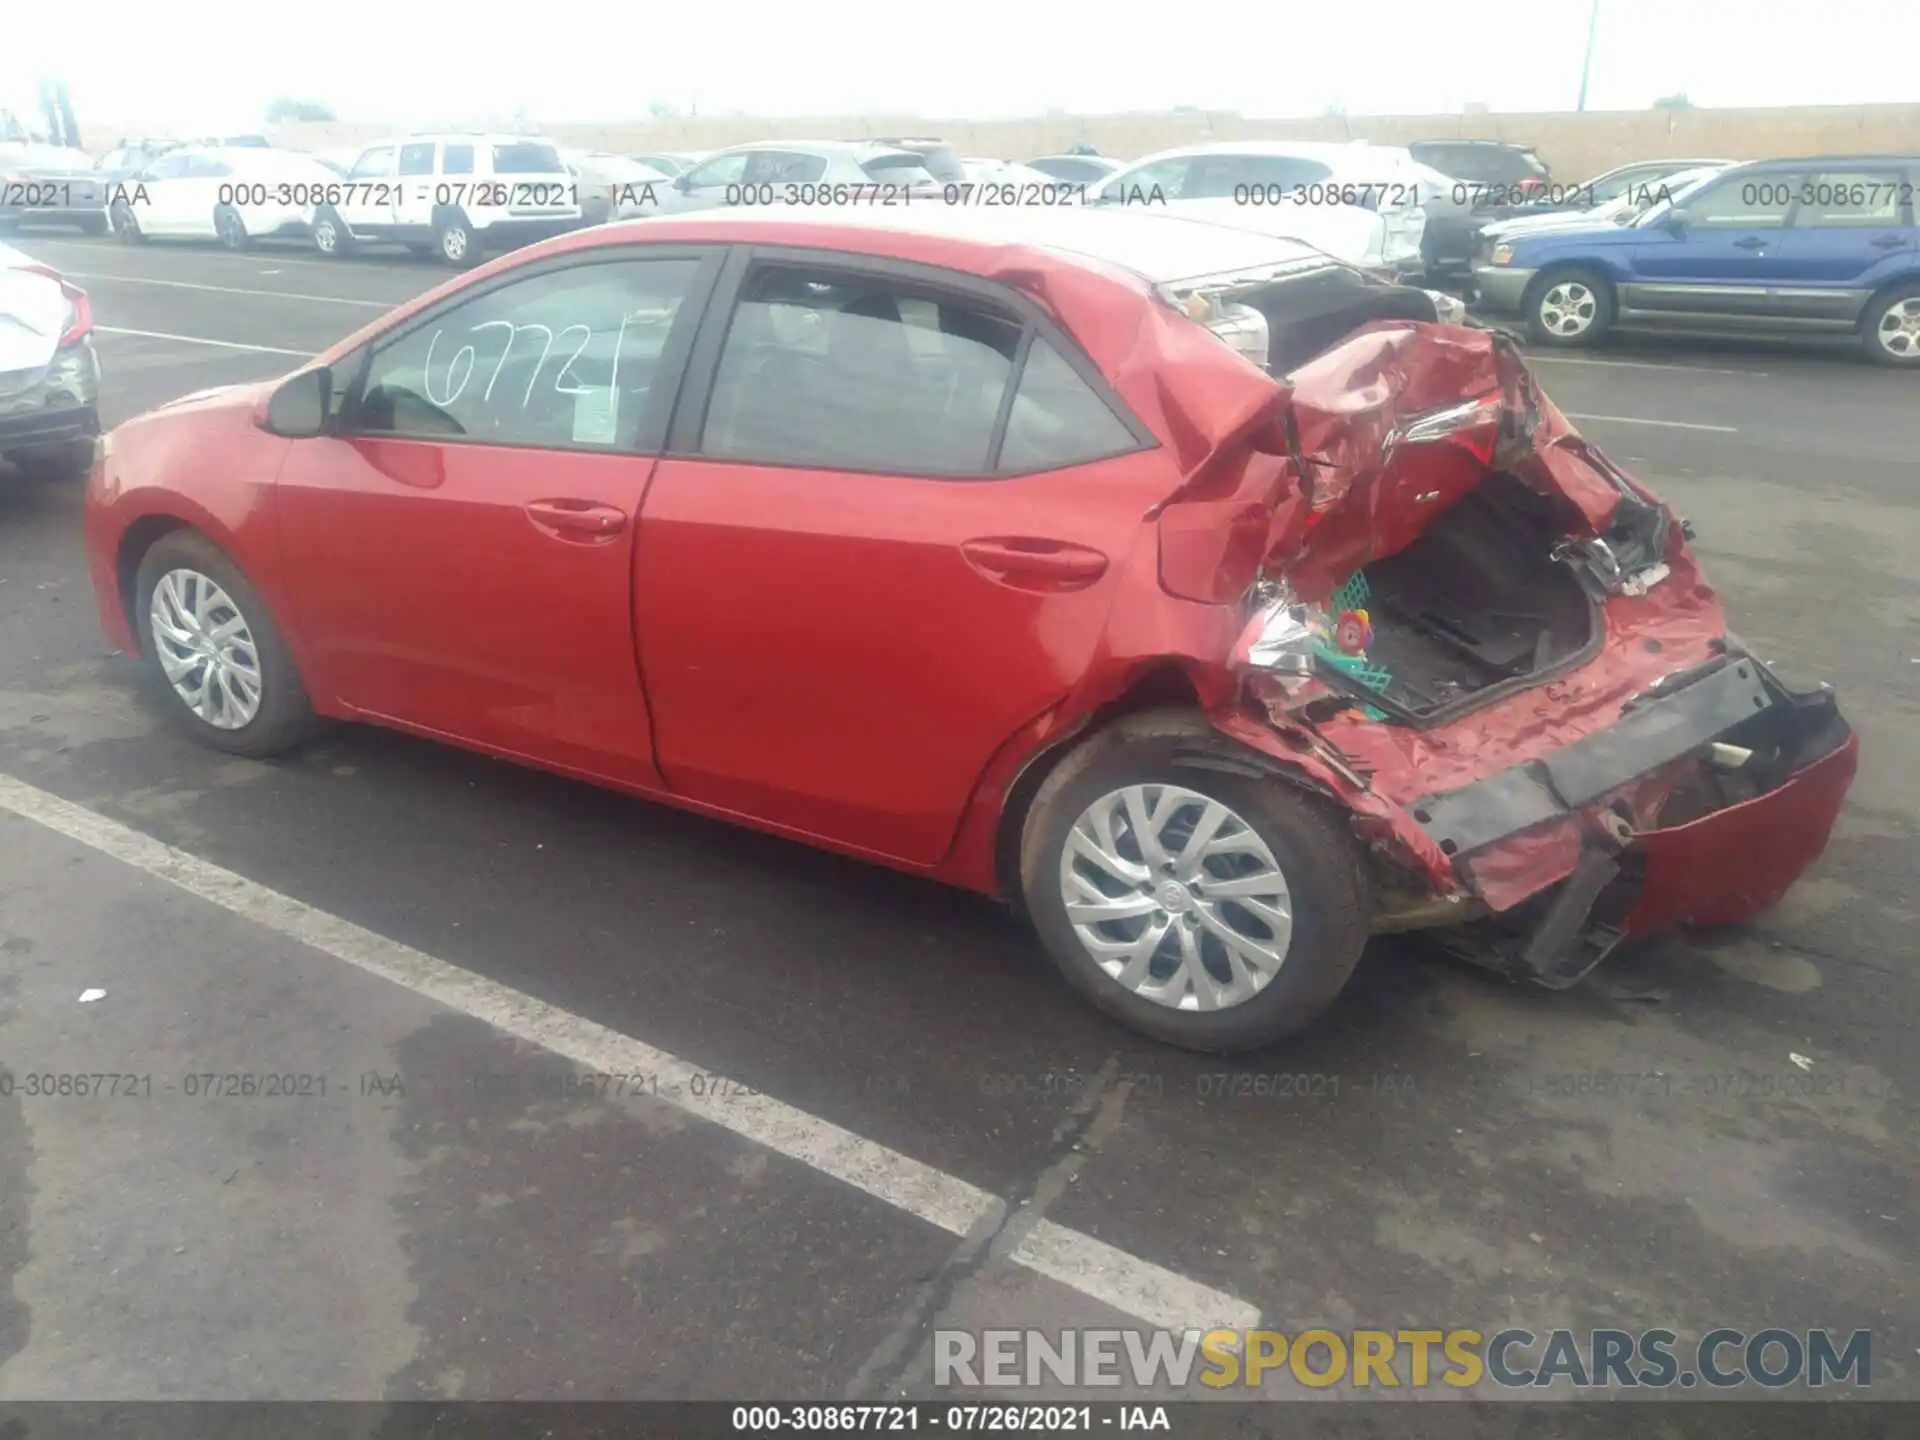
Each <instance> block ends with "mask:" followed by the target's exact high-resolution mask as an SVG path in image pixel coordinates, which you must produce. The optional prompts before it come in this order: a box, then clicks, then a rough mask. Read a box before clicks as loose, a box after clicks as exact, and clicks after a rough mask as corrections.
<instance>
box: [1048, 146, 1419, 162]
mask: <svg viewBox="0 0 1920 1440" xmlns="http://www.w3.org/2000/svg"><path fill="white" fill-rule="evenodd" d="M1396 153H1398V154H1405V147H1403V146H1399V145H1373V144H1369V143H1368V142H1367V141H1365V140H1208V141H1205V142H1203V143H1202V144H1199V145H1180V146H1176V147H1175V148H1173V149H1171V150H1156V151H1155V152H1154V153H1153V154H1151V155H1144V156H1142V157H1141V158H1140V159H1139V160H1135V161H1133V162H1132V164H1133V165H1139V164H1143V163H1145V162H1146V161H1148V160H1172V159H1177V158H1178V157H1180V156H1182V155H1277V156H1281V157H1285V158H1298V159H1302V160H1334V159H1340V160H1347V159H1353V158H1355V157H1358V156H1363V155H1394V154H1396ZM1060 158H1061V159H1063V160H1098V159H1102V158H1104V157H1102V156H1098V155H1063V156H1061V157H1060ZM1128 168H1129V169H1131V168H1132V166H1131V165H1130V166H1129V167H1128Z"/></svg>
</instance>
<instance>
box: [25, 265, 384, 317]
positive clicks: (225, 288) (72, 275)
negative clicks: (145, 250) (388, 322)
mask: <svg viewBox="0 0 1920 1440" xmlns="http://www.w3.org/2000/svg"><path fill="white" fill-rule="evenodd" d="M61 273H63V274H64V275H65V276H66V277H67V278H68V279H69V280H104V281H106V282H107V283H108V284H109V285H165V286H166V287H167V288H168V289H170V290H211V291H213V292H214V293H215V294H216V295H263V296H265V297H267V298H268V299H270V300H307V301H311V302H312V303H313V304H316V305H360V306H364V307H365V308H367V309H369V310H391V309H393V308H394V306H396V305H400V304H403V303H405V302H404V301H400V300H350V299H348V298H346V297H345V296H341V295H303V294H299V293H296V292H294V291H291V290H247V289H243V288H241V287H240V286H237V285H202V284H199V283H198V282H196V281H192V280H155V279H152V278H151V277H149V276H146V275H102V274H99V273H98V272H95V273H93V274H88V273H87V272H85V271H83V270H66V271H63V272H61Z"/></svg>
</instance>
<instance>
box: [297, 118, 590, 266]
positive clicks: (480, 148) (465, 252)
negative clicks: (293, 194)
mask: <svg viewBox="0 0 1920 1440" xmlns="http://www.w3.org/2000/svg"><path fill="white" fill-rule="evenodd" d="M579 189H580V187H579V185H578V184H577V183H576V181H575V179H574V177H573V175H572V174H571V173H570V172H569V171H568V169H567V165H566V162H565V161H564V160H562V159H561V158H560V151H559V149H558V147H556V146H555V145H554V144H553V143H552V142H551V141H548V140H544V139H542V138H541V137H540V136H538V135H505V134H497V135H496V134H478V133H467V132H462V133H453V134H439V135H409V136H406V137H404V138H400V139H394V140H383V141H381V142H379V143H378V144H375V145H370V146H368V147H367V148H366V149H365V150H363V151H362V152H361V154H360V158H359V159H358V160H356V161H355V162H354V165H353V169H352V170H351V171H350V172H348V175H347V178H346V179H345V180H344V181H341V182H339V183H337V184H336V185H334V186H332V187H330V190H329V192H328V193H329V196H330V197H331V196H333V195H335V194H337V195H338V197H339V198H338V199H337V200H335V199H332V198H329V200H328V203H326V204H323V205H322V206H320V208H319V209H318V210H317V211H316V213H315V215H314V217H313V246H314V249H316V250H318V251H319V252H320V253H321V254H322V255H327V256H337V255H344V254H346V253H347V252H348V251H349V250H351V249H352V248H353V247H354V246H356V245H363V244H368V243H387V244H399V245H405V246H406V247H407V248H408V249H409V250H411V251H413V252H414V253H415V254H416V255H437V256H438V257H439V258H440V260H441V261H442V262H443V263H445V264H448V265H453V266H459V267H465V266H468V265H473V264H477V263H478V262H479V260H480V259H481V257H482V256H483V255H485V254H486V253H487V252H488V251H490V250H491V251H498V250H505V249H511V248H512V247H513V246H515V245H524V244H527V243H529V242H531V241H534V240H540V239H545V238H546V237H548V236H551V235H559V234H562V233H564V232H565V231H568V230H571V229H574V228H575V227H576V226H578V225H579V224H580V205H579V201H578V198H577V196H578V193H579Z"/></svg>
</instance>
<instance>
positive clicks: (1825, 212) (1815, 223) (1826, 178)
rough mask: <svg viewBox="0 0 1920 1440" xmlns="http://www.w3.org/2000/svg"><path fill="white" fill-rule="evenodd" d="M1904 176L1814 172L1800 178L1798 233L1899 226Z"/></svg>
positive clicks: (1881, 172) (1883, 172)
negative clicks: (1801, 231)
mask: <svg viewBox="0 0 1920 1440" xmlns="http://www.w3.org/2000/svg"><path fill="white" fill-rule="evenodd" d="M1905 190H1906V176H1905V175H1904V174H1903V173H1902V172H1900V171H1898V170H1816V171H1813V172H1812V173H1811V174H1808V175H1805V176H1803V177H1801V180H1800V184H1799V187H1798V193H1797V195H1796V196H1795V197H1794V198H1795V199H1796V200H1798V201H1799V204H1798V205H1797V206H1796V208H1795V209H1794V212H1793V224H1794V228H1795V229H1798V230H1831V229H1872V230H1885V229H1887V228H1889V227H1891V226H1895V225H1899V224H1900V223H1901V215H1902V209H1901V204H1900V202H1901V200H1902V199H1904V198H1905V194H1904V192H1905Z"/></svg>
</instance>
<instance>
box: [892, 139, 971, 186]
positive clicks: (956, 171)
mask: <svg viewBox="0 0 1920 1440" xmlns="http://www.w3.org/2000/svg"><path fill="white" fill-rule="evenodd" d="M903 148H905V149H908V150H910V151H911V152H912V153H913V154H916V155H918V156H919V157H920V164H921V166H922V167H923V168H924V169H925V170H926V171H927V173H928V174H929V175H931V176H933V178H934V179H936V180H944V181H947V182H949V183H952V184H958V183H959V182H960V181H962V180H965V179H966V178H967V167H966V166H965V165H964V164H962V163H961V160H960V156H959V154H958V152H956V151H955V150H954V148H953V147H952V146H951V145H912V146H906V147H903Z"/></svg>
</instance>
